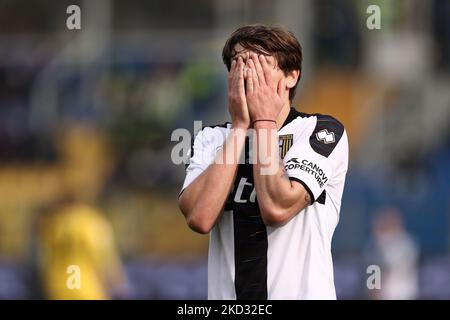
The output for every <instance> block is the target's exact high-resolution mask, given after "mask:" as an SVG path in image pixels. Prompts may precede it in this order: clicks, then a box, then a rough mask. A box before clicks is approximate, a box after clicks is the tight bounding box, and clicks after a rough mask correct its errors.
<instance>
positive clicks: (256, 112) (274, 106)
mask: <svg viewBox="0 0 450 320" xmlns="http://www.w3.org/2000/svg"><path fill="white" fill-rule="evenodd" d="M246 64H247V65H246V67H247V74H246V77H245V78H246V89H247V90H246V97H247V105H248V110H249V113H250V117H251V120H252V122H254V121H255V120H261V119H264V120H276V118H277V116H278V114H279V113H280V111H281V109H282V108H283V105H284V103H285V101H286V99H287V97H286V95H287V92H288V91H287V90H286V82H285V78H284V77H281V79H280V80H279V81H278V83H277V82H276V81H275V80H274V79H273V75H272V70H271V69H273V67H271V66H269V64H268V61H267V58H266V57H265V56H264V55H259V56H258V55H257V54H255V53H252V54H251V55H250V58H249V59H247V63H246Z"/></svg>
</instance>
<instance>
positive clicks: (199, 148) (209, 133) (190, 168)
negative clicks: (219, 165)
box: [179, 127, 223, 196]
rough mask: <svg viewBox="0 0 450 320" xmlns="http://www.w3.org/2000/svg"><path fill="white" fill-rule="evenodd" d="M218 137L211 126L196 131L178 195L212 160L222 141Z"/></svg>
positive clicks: (219, 135)
mask: <svg viewBox="0 0 450 320" xmlns="http://www.w3.org/2000/svg"><path fill="white" fill-rule="evenodd" d="M220 138H221V134H220V133H218V132H216V131H215V130H214V128H211V127H205V128H203V129H202V130H201V131H199V132H198V133H197V135H196V136H195V138H194V140H193V143H192V146H191V150H190V154H189V160H188V163H187V164H186V176H185V179H184V183H183V187H182V188H181V191H180V193H179V196H180V195H181V194H182V193H183V191H184V190H185V189H186V188H187V187H188V186H189V185H190V184H191V183H192V182H193V181H194V180H195V179H196V178H197V177H198V176H199V175H200V174H202V172H203V171H205V170H206V169H207V168H208V167H209V165H210V164H211V163H213V162H214V159H215V157H216V153H217V151H218V150H219V149H220V147H221V146H222V144H223V142H222V143H220V141H219V140H221V139H220Z"/></svg>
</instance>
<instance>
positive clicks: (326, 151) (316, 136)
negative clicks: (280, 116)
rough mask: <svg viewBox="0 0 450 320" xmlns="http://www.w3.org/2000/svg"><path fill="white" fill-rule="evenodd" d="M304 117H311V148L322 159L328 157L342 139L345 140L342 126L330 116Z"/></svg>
mask: <svg viewBox="0 0 450 320" xmlns="http://www.w3.org/2000/svg"><path fill="white" fill-rule="evenodd" d="M303 116H304V117H312V119H314V122H312V123H311V127H310V130H309V132H308V133H310V134H309V144H310V145H311V148H312V149H313V150H314V151H315V152H317V153H319V154H321V155H322V156H324V157H328V156H329V155H330V154H331V153H332V152H333V150H334V149H335V148H336V146H337V145H338V144H339V142H340V141H341V140H342V138H343V137H344V140H346V134H345V127H344V125H343V124H342V123H341V122H340V121H339V120H337V119H336V118H335V117H333V116H331V115H325V114H318V113H316V114H303Z"/></svg>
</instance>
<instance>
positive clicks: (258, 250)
mask: <svg viewBox="0 0 450 320" xmlns="http://www.w3.org/2000/svg"><path fill="white" fill-rule="evenodd" d="M222 56H223V61H224V63H225V65H226V66H227V69H228V70H229V74H228V108H229V112H230V115H231V120H232V122H231V123H225V124H223V125H217V126H212V127H205V128H204V129H203V130H202V131H200V132H199V133H198V134H197V135H196V137H195V139H194V144H193V146H192V152H191V155H190V161H189V165H188V166H187V169H186V178H185V181H184V184H183V187H182V190H181V193H180V197H179V206H180V209H181V211H182V212H183V214H184V216H185V217H186V220H187V223H188V225H189V227H191V228H192V229H193V230H194V231H196V232H199V233H204V234H206V233H209V234H210V245H209V258H208V298H209V299H336V293H335V288H334V281H333V262H332V256H331V239H332V236H333V232H334V229H335V227H336V225H337V223H338V220H339V210H340V206H341V197H342V192H343V189H344V183H345V175H346V172H347V165H348V142H347V134H346V131H345V129H344V127H343V125H342V124H341V123H340V122H339V121H338V120H336V119H334V118H333V117H331V116H327V115H320V114H305V113H302V112H298V111H297V110H295V109H294V108H293V107H291V103H292V100H293V98H294V95H295V91H296V87H297V84H298V81H299V79H300V76H301V71H302V49H301V46H300V44H299V42H298V40H297V39H296V38H295V36H294V35H293V34H292V33H291V32H289V31H287V30H285V29H283V28H278V27H268V26H262V25H251V26H245V27H242V28H239V29H238V30H236V31H235V32H234V33H233V34H232V35H231V36H230V38H229V39H228V40H227V42H226V43H225V46H224V48H223V54H222ZM249 137H250V139H249Z"/></svg>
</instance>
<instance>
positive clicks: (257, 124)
mask: <svg viewBox="0 0 450 320" xmlns="http://www.w3.org/2000/svg"><path fill="white" fill-rule="evenodd" d="M252 125H253V128H255V129H257V128H268V129H273V128H276V127H277V121H276V120H273V119H256V120H253V121H252Z"/></svg>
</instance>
